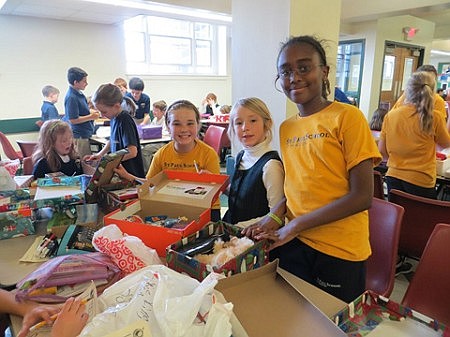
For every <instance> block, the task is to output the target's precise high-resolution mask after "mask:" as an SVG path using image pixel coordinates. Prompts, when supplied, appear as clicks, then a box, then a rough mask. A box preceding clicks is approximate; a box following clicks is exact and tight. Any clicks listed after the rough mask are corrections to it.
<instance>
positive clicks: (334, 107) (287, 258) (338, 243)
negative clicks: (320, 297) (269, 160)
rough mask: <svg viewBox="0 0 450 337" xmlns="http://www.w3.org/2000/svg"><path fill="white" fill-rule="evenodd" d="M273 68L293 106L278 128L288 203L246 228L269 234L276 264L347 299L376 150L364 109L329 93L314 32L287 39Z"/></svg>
mask: <svg viewBox="0 0 450 337" xmlns="http://www.w3.org/2000/svg"><path fill="white" fill-rule="evenodd" d="M277 69H278V75H277V81H278V82H279V83H280V85H281V88H282V89H283V92H284V93H285V95H286V96H287V97H288V98H289V99H290V100H291V101H293V102H294V103H295V104H296V105H297V108H298V114H296V115H295V116H293V117H291V118H288V119H287V120H285V121H284V122H283V123H282V124H281V126H280V147H281V155H282V159H283V163H284V168H285V182H284V191H285V196H286V201H285V202H280V203H279V204H278V205H277V206H276V207H274V208H272V210H271V213H269V214H268V216H266V217H264V218H263V220H262V221H261V222H259V223H257V224H256V225H255V226H253V227H251V228H249V229H247V230H245V231H244V233H245V234H246V235H250V236H254V237H256V238H257V239H261V238H266V239H269V240H270V241H272V244H271V246H270V247H269V249H270V258H271V259H273V258H279V260H280V266H281V267H282V268H284V269H286V270H288V271H290V272H291V273H293V274H295V275H297V276H299V277H301V278H302V279H304V280H306V281H308V282H309V283H311V284H314V285H315V286H317V287H319V288H321V289H323V290H324V291H326V292H328V293H330V294H332V295H334V296H336V297H338V298H340V299H342V300H344V301H347V302H349V301H352V300H354V299H355V298H356V297H357V296H359V295H360V294H361V293H362V292H363V291H364V290H365V260H366V259H367V258H368V257H369V255H370V254H371V250H370V243H369V228H368V227H369V226H368V214H367V213H368V212H367V209H368V208H369V207H370V205H371V202H372V195H373V176H372V175H373V173H372V172H373V167H374V165H377V164H378V163H379V162H380V161H381V155H380V153H379V152H378V149H377V147H376V144H375V141H374V140H373V137H372V134H371V132H370V129H369V126H368V123H367V120H366V119H365V117H364V115H363V114H362V112H361V111H360V110H358V108H356V107H355V106H352V105H349V104H343V103H339V102H331V101H329V100H328V99H327V95H328V94H329V92H330V85H329V81H328V72H329V66H328V65H327V58H326V55H325V51H324V49H323V47H322V45H321V43H320V42H319V41H318V40H317V39H316V38H314V37H312V36H299V37H293V38H291V39H290V40H288V41H287V42H286V43H285V44H284V45H283V46H282V47H281V50H280V53H279V55H278V60H277ZM274 214H275V216H274ZM285 217H286V219H287V223H286V225H285V226H280V225H278V223H281V221H277V220H278V218H280V219H284V218H285Z"/></svg>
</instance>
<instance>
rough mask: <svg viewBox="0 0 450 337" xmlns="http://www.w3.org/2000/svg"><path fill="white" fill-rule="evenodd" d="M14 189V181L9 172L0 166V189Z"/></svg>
mask: <svg viewBox="0 0 450 337" xmlns="http://www.w3.org/2000/svg"><path fill="white" fill-rule="evenodd" d="M15 189H16V183H15V182H14V179H13V178H12V177H11V175H10V174H9V172H8V171H7V170H6V169H5V168H4V167H3V166H0V191H12V190H15Z"/></svg>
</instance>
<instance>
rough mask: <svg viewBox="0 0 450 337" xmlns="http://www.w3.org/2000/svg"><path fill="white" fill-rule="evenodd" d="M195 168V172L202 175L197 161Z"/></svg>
mask: <svg viewBox="0 0 450 337" xmlns="http://www.w3.org/2000/svg"><path fill="white" fill-rule="evenodd" d="M194 166H195V170H196V171H197V173H200V169H199V168H198V164H197V162H196V161H195V160H194Z"/></svg>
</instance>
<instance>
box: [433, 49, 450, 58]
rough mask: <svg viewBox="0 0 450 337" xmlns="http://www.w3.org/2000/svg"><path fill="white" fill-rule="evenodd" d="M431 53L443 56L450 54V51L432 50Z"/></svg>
mask: <svg viewBox="0 0 450 337" xmlns="http://www.w3.org/2000/svg"><path fill="white" fill-rule="evenodd" d="M431 54H435V55H443V56H450V52H448V51H442V50H433V49H432V50H431Z"/></svg>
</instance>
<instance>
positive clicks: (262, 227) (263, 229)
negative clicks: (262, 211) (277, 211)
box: [241, 216, 280, 240]
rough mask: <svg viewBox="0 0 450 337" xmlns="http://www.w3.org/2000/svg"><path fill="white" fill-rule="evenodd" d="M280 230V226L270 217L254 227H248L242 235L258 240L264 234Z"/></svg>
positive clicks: (258, 222) (264, 218)
mask: <svg viewBox="0 0 450 337" xmlns="http://www.w3.org/2000/svg"><path fill="white" fill-rule="evenodd" d="M278 228H280V225H279V224H278V223H277V222H276V221H275V220H273V219H272V218H271V217H269V216H265V217H263V218H262V219H261V220H259V221H257V222H255V223H254V224H253V225H250V226H248V227H247V228H244V229H243V230H242V232H241V233H242V234H243V235H245V236H247V237H249V238H250V239H257V240H259V239H258V236H259V235H260V234H262V233H270V232H274V231H276V230H277V229H278Z"/></svg>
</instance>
